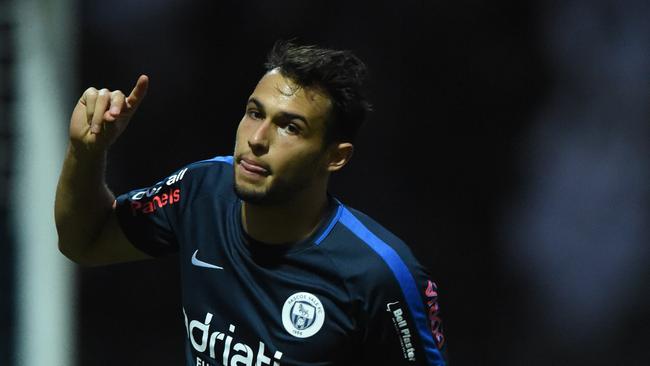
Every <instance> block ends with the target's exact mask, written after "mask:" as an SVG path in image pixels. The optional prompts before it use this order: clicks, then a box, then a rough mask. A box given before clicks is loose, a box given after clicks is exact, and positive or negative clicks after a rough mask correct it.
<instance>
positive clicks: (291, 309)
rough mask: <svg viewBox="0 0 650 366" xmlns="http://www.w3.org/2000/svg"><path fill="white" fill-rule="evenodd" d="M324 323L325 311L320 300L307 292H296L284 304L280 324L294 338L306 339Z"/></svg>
mask: <svg viewBox="0 0 650 366" xmlns="http://www.w3.org/2000/svg"><path fill="white" fill-rule="evenodd" d="M324 322H325V309H324V308H323V304H322V303H321V302H320V300H319V299H318V298H317V297H316V296H315V295H313V294H310V293H309V292H297V293H295V294H293V295H291V296H289V298H288V299H287V301H285V302H284V306H283V307H282V324H283V325H284V329H286V330H287V332H289V334H291V335H292V336H294V337H297V338H308V337H311V336H313V335H314V334H316V333H317V332H318V331H319V330H320V328H321V327H322V326H323V323H324Z"/></svg>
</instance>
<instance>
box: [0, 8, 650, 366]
mask: <svg viewBox="0 0 650 366" xmlns="http://www.w3.org/2000/svg"><path fill="white" fill-rule="evenodd" d="M76 6H77V14H76V15H75V16H76V22H77V24H78V28H77V30H76V32H75V34H76V37H77V38H76V39H77V41H76V42H77V43H76V46H75V48H74V51H75V55H74V56H75V58H76V59H77V64H76V66H75V70H76V71H77V73H76V79H75V85H74V89H73V91H74V95H70V97H69V99H68V100H67V104H66V105H65V106H64V108H65V110H67V111H69V112H71V111H72V108H73V106H74V103H75V102H76V99H77V98H78V96H79V95H80V94H81V93H82V92H83V90H84V89H85V88H87V87H88V86H95V87H98V88H101V87H107V88H110V89H122V90H125V91H126V90H130V89H131V87H132V86H133V84H134V82H135V80H136V79H137V77H138V75H140V74H141V73H145V74H147V75H148V76H149V77H150V80H151V84H150V89H149V94H148V96H147V98H146V100H145V102H144V103H143V105H142V106H141V108H140V109H139V111H138V113H137V115H136V117H135V118H134V119H133V120H132V122H131V124H130V126H129V128H128V129H127V131H126V132H125V134H124V135H123V136H122V137H121V138H120V139H119V140H118V142H117V143H116V144H115V145H114V147H113V148H112V150H111V152H110V156H109V166H108V173H107V179H108V182H109V186H110V187H111V188H112V189H113V190H114V191H115V192H116V193H121V192H124V191H126V190H130V189H133V188H136V187H140V186H146V185H150V184H152V183H154V182H156V181H158V180H159V179H161V178H163V177H164V176H166V175H168V174H170V173H172V172H173V171H174V170H175V169H177V168H178V167H180V166H182V165H184V164H187V163H189V162H192V161H196V160H202V159H206V158H210V157H213V156H215V155H228V154H230V153H231V152H232V148H233V141H234V133H235V129H236V126H237V123H238V121H239V120H240V118H241V116H242V114H243V111H244V106H245V101H246V98H247V97H248V95H249V94H250V92H251V91H252V90H253V88H254V87H255V84H256V82H257V80H258V79H259V78H260V77H261V76H262V74H263V67H262V64H263V62H264V60H265V56H266V53H267V51H268V50H269V49H270V47H271V46H272V45H273V43H274V42H275V41H276V40H277V39H290V38H297V39H298V40H299V41H302V42H306V43H316V44H320V45H324V46H330V47H333V48H345V49H351V50H353V51H355V52H356V53H357V54H358V55H359V56H360V57H361V58H362V59H363V60H365V61H366V63H367V65H368V67H369V69H370V78H369V83H368V92H369V96H370V99H371V101H372V102H373V104H374V107H375V111H374V112H373V113H372V114H371V116H370V118H369V120H368V122H367V124H366V125H365V126H364V127H363V129H362V132H361V136H360V140H359V141H358V144H357V149H356V152H355V157H354V159H353V160H352V162H351V164H350V165H349V166H348V167H346V169H344V171H343V172H341V173H340V174H338V175H337V176H335V178H334V180H333V182H332V186H331V191H332V193H333V194H334V195H336V196H337V197H339V198H340V199H341V200H342V201H343V202H345V203H347V204H348V205H350V206H352V207H355V208H357V209H360V210H361V211H364V212H366V213H367V214H369V215H370V216H372V217H374V218H375V219H376V220H377V221H379V222H380V223H382V224H383V225H384V226H386V227H387V228H388V229H390V230H392V231H393V232H394V233H396V234H397V235H398V236H400V237H401V238H402V239H404V240H405V241H406V242H407V243H408V244H410V246H411V247H412V248H413V250H414V252H415V253H416V255H417V256H418V257H419V258H420V260H421V261H422V262H423V264H425V265H426V266H427V267H428V268H429V269H430V272H431V274H432V277H433V279H434V280H435V281H436V282H437V284H438V286H439V288H440V304H441V310H442V317H443V321H444V327H445V333H446V338H447V349H448V355H449V358H450V361H451V364H452V365H648V364H650V351H649V349H650V347H648V344H649V343H650V310H649V309H650V308H649V307H650V292H649V291H648V290H650V288H649V285H648V283H649V280H650V270H649V269H648V268H650V245H649V244H650V240H649V239H650V232H649V230H648V225H647V224H648V221H649V219H650V171H649V170H648V167H650V155H649V153H650V151H649V150H650V108H649V101H650V92H649V91H650V71H649V70H650V51H649V50H650V5H649V3H648V2H647V1H633V0H626V1H605V0H596V1H528V2H527V1H524V2H522V1H500V2H492V1H456V2H425V1H413V0H405V1H400V2H394V1H393V2H369V1H368V2H352V1H298V0H293V1H276V2H263V1H248V2H239V1H222V2H214V1H199V0H194V1H179V0H176V1H174V0H158V1H126V0H114V1H110V2H108V1H83V2H81V1H78V2H77V3H76ZM5 66H6V68H7V70H8V68H9V67H10V66H11V63H9V62H7V63H6V65H5ZM5 85H7V84H5ZM7 94H10V93H7ZM50 122H51V123H59V124H60V128H61V129H62V130H65V129H66V128H67V120H62V121H50ZM6 135H7V136H11V134H10V133H7V134H6ZM4 143H5V144H6V145H5V146H10V145H9V144H10V143H11V140H10V139H9V138H7V139H6V141H4ZM13 151H18V150H17V149H16V150H13ZM15 154H19V152H17V153H15ZM7 156H8V155H7ZM6 166H9V167H10V166H11V165H10V163H6ZM7 176H9V175H8V174H7ZM4 227H5V221H3V222H2V228H3V231H4V234H3V235H4V237H3V240H5V242H6V243H9V245H7V246H6V247H7V253H12V250H11V248H12V244H11V243H13V242H14V241H13V240H11V230H10V229H8V230H6V231H5V230H4ZM7 227H8V226H7ZM13 245H15V244H13ZM4 262H5V264H6V265H5V266H4V267H3V268H11V266H10V264H11V263H13V261H12V260H11V256H10V255H9V256H7V257H6V258H5V259H4ZM74 271H75V278H76V279H77V282H76V283H77V287H76V290H75V291H76V294H77V300H76V301H77V302H76V304H77V305H76V307H75V310H74V314H73V316H74V317H75V319H76V322H77V323H76V326H75V332H74V334H75V335H76V340H75V341H74V342H76V343H75V348H74V349H75V352H74V353H75V355H76V358H77V363H78V364H79V365H140V364H150V365H181V364H183V357H182V355H183V347H182V345H183V337H185V329H184V324H183V318H182V312H181V306H180V289H179V279H178V273H177V272H178V265H177V258H171V259H166V260H160V261H151V262H141V263H133V264H124V265H114V266H109V267H103V268H85V269H84V268H77V269H75V270H74ZM6 272H7V273H6V274H5V272H0V273H2V276H3V289H4V290H6V291H3V293H4V294H6V293H9V295H11V294H12V291H14V287H15V286H14V285H13V280H12V278H13V276H12V273H11V271H6ZM2 298H3V303H2V304H4V307H5V308H6V309H12V306H15V305H13V303H11V302H9V301H4V299H9V298H11V296H9V297H5V296H4V295H2ZM15 310H16V309H14V311H15ZM5 313H6V314H7V312H5ZM8 314H11V312H9V313H8ZM2 324H5V325H3V327H2V329H0V331H1V333H0V334H2V337H3V338H2V339H3V342H4V339H7V342H6V343H5V347H4V349H2V350H3V351H4V352H3V354H2V355H0V356H2V357H4V358H1V359H0V364H4V363H3V362H2V360H7V364H10V363H15V364H21V363H20V360H17V358H16V357H15V356H14V354H15V352H14V351H13V348H12V347H10V346H6V345H11V344H13V341H11V338H12V335H11V329H14V328H15V327H16V324H15V321H13V320H12V318H11V317H9V316H5V318H3V322H2V323H0V325H2Z"/></svg>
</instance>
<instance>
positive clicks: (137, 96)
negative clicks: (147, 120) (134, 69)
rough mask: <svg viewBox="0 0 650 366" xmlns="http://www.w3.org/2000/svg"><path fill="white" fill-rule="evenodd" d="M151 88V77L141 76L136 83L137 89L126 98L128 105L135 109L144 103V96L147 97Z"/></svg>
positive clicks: (134, 88)
mask: <svg viewBox="0 0 650 366" xmlns="http://www.w3.org/2000/svg"><path fill="white" fill-rule="evenodd" d="M148 88H149V77H148V76H147V75H140V77H139V78H138V81H137V82H136V83H135V87H133V90H131V94H129V96H128V97H127V98H126V104H127V105H128V106H129V107H130V108H135V107H137V106H138V104H140V102H142V99H144V96H145V95H147V89H148Z"/></svg>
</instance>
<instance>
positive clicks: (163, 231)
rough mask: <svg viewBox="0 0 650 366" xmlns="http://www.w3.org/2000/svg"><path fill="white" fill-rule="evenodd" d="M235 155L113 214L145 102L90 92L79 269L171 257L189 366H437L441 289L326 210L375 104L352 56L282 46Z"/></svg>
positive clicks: (201, 165) (81, 116)
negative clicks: (113, 171) (119, 150)
mask: <svg viewBox="0 0 650 366" xmlns="http://www.w3.org/2000/svg"><path fill="white" fill-rule="evenodd" d="M266 66H267V72H266V74H265V75H264V76H263V77H262V78H261V80H260V81H259V83H258V84H257V86H256V88H255V90H254V91H253V93H252V94H251V96H250V97H249V99H248V102H247V104H246V110H245V114H244V116H243V118H242V120H241V121H240V123H239V127H238V130H237V136H236V141H235V149H234V154H233V156H226V157H216V158H213V159H209V160H204V161H199V162H196V163H193V164H190V165H188V166H185V167H183V168H181V169H179V170H178V171H176V172H174V174H172V175H170V176H169V177H167V178H165V179H163V180H161V181H160V182H158V183H156V184H154V185H153V186H151V187H148V188H144V189H138V190H134V191H131V192H128V193H126V194H123V195H121V196H119V197H117V199H114V197H113V195H112V194H111V193H110V191H109V190H108V189H107V188H106V185H105V183H104V170H105V158H106V151H107V149H108V147H109V146H110V145H111V143H113V142H114V141H115V139H116V138H117V137H118V136H119V135H120V134H121V133H122V131H123V130H124V129H125V127H126V125H127V123H128V121H129V119H130V118H131V117H132V116H133V113H134V112H135V110H136V109H137V107H138V105H139V104H140V103H141V102H142V100H143V98H144V96H145V94H146V90H147V87H148V78H147V77H146V76H144V75H143V76H141V77H140V78H139V79H138V81H137V84H136V86H135V88H134V89H133V91H132V92H131V94H130V95H129V96H128V97H125V95H124V94H123V93H121V92H120V91H113V92H110V91H108V90H106V89H102V90H99V91H98V90H96V89H94V88H90V89H88V90H86V91H85V92H84V94H83V95H82V96H81V99H80V100H79V102H78V104H77V106H76V107H75V109H74V112H73V113H72V118H71V121H70V144H69V147H68V151H67V156H66V159H65V162H64V166H63V170H62V172H61V177H60V180H59V185H58V188H57V197H56V208H55V216H56V223H57V229H58V233H59V247H60V250H61V252H63V253H64V254H65V255H66V256H67V257H69V258H70V259H72V260H74V261H75V262H78V263H82V264H87V265H100V264H110V263H117V262H123V261H131V260H139V259H145V258H150V257H157V256H165V255H169V254H172V253H178V255H179V259H180V266H181V276H182V287H183V288H182V293H183V299H182V304H183V318H184V321H185V327H186V331H187V341H186V360H187V361H186V362H187V366H189V365H283V366H284V365H378V364H382V365H384V364H387V365H444V364H445V361H444V359H443V356H442V351H441V347H442V344H443V336H442V333H441V331H440V319H439V318H438V315H437V313H438V305H437V292H436V291H437V290H436V287H435V285H434V284H433V282H431V281H430V280H429V278H428V276H427V274H426V271H425V270H424V269H423V268H422V266H420V264H419V263H418V262H417V260H416V259H415V258H414V257H413V255H412V254H411V252H410V250H409V249H408V247H407V246H406V245H405V244H404V243H403V242H402V241H400V240H399V239H398V238H397V237H395V236H394V235H393V234H391V233H390V232H388V231H387V230H386V229H384V228H383V227H381V226H380V225H379V224H377V223H376V222H374V221H373V220H372V219H370V218H369V217H367V216H365V215H364V214H362V213H360V212H358V211H356V210H353V209H351V208H349V207H347V206H345V205H344V204H342V203H341V202H339V201H338V200H336V199H335V198H334V197H331V196H330V195H328V192H327V185H328V179H329V176H330V174H331V173H333V172H335V171H337V170H339V169H341V168H342V167H343V166H344V165H345V164H346V163H347V162H348V161H349V159H350V157H351V156H352V151H353V141H354V137H355V134H356V132H357V129H358V127H359V125H360V124H361V122H362V121H363V119H364V118H365V114H366V112H367V111H368V110H369V105H368V103H367V102H366V101H365V100H364V98H363V96H362V94H361V82H362V79H363V76H364V74H365V65H364V64H363V63H362V62H361V61H360V60H359V59H358V58H357V57H356V56H354V55H353V54H351V53H350V52H348V51H336V50H329V49H321V48H317V47H314V46H296V45H293V44H291V43H278V44H276V46H275V47H274V48H273V50H272V51H271V53H270V55H269V59H268V62H267V64H266Z"/></svg>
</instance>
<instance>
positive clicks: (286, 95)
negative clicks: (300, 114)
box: [252, 69, 331, 110]
mask: <svg viewBox="0 0 650 366" xmlns="http://www.w3.org/2000/svg"><path fill="white" fill-rule="evenodd" d="M260 94H261V95H260ZM262 95H267V96H272V97H273V98H274V99H276V101H283V102H284V103H289V102H292V104H293V103H296V104H304V105H310V106H311V107H312V108H315V109H317V110H320V109H328V108H329V107H330V105H331V100H330V98H329V96H328V95H327V93H325V91H324V90H322V89H320V88H316V87H306V88H305V87H302V86H300V85H298V84H297V83H296V82H294V81H293V80H291V78H288V77H286V76H284V75H282V73H280V71H279V70H278V69H274V70H271V71H269V72H268V73H266V74H265V75H264V76H263V77H262V78H261V79H260V81H259V83H258V84H257V87H256V88H255V91H253V95H252V97H261V96H262Z"/></svg>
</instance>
